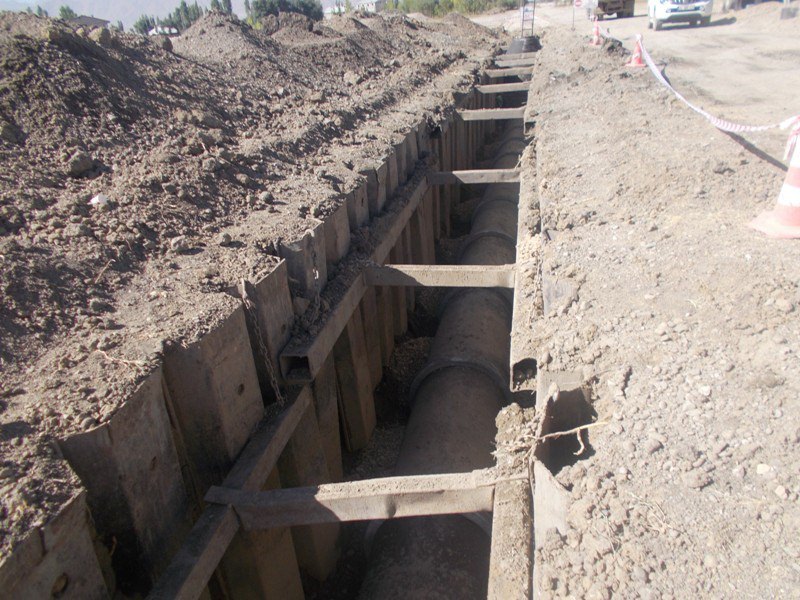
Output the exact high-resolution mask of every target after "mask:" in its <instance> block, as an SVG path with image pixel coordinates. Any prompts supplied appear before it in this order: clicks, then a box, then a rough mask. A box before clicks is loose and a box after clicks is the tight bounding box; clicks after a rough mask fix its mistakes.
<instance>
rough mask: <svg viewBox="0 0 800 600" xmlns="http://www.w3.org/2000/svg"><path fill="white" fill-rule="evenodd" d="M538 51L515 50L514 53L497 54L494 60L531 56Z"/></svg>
mask: <svg viewBox="0 0 800 600" xmlns="http://www.w3.org/2000/svg"><path fill="white" fill-rule="evenodd" d="M537 54H538V52H515V53H514V54H511V53H508V54H498V55H497V56H495V60H506V59H512V58H533V57H534V56H536V55H537Z"/></svg>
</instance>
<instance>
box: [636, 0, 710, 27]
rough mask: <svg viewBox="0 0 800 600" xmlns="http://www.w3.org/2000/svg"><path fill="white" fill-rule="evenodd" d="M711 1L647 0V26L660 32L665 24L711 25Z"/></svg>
mask: <svg viewBox="0 0 800 600" xmlns="http://www.w3.org/2000/svg"><path fill="white" fill-rule="evenodd" d="M713 8H714V2H713V0H647V15H648V22H647V26H648V28H650V29H655V30H656V31H658V30H660V29H661V27H662V26H663V25H664V24H665V23H689V24H690V25H708V24H709V23H711V10H712V9H713Z"/></svg>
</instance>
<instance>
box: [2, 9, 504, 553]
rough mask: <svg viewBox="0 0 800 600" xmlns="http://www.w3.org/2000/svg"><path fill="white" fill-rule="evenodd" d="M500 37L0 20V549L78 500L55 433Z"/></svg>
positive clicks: (347, 24)
mask: <svg viewBox="0 0 800 600" xmlns="http://www.w3.org/2000/svg"><path fill="white" fill-rule="evenodd" d="M499 44H500V39H499V38H498V37H497V36H496V35H494V34H492V33H490V32H489V31H488V30H486V29H484V28H481V27H478V26H476V25H473V24H471V23H469V22H468V21H466V20H465V19H463V18H460V17H451V18H448V19H445V20H443V21H442V22H435V23H434V22H430V23H424V24H423V23H418V22H414V21H412V20H409V19H407V18H404V17H401V16H393V17H386V18H383V17H371V18H363V19H353V18H339V19H334V20H332V21H326V22H325V23H324V24H312V23H310V22H309V21H307V20H305V19H304V18H299V17H296V16H292V15H289V16H281V17H279V18H277V19H274V20H272V21H271V22H270V23H268V24H267V27H266V28H265V29H263V30H260V31H254V30H252V29H251V28H249V27H248V26H246V25H244V24H243V23H241V22H239V21H237V20H236V19H232V18H229V17H227V16H222V15H219V14H212V15H208V16H206V17H205V18H203V19H201V20H200V21H199V22H197V23H196V24H195V25H194V26H193V27H192V28H191V29H189V30H188V31H186V32H185V33H184V34H183V35H182V36H181V37H179V38H175V39H173V40H171V41H170V40H167V39H144V38H141V37H137V36H133V35H127V34H118V33H110V32H108V31H84V30H73V29H70V28H68V27H67V26H65V25H64V24H63V23H58V22H55V21H52V20H48V19H39V18H37V17H34V16H31V15H22V14H11V13H4V14H2V15H0V56H1V57H2V58H0V164H2V166H3V168H2V169H0V264H2V270H0V374H1V376H0V453H2V463H0V558H2V557H4V556H6V555H7V553H8V552H9V550H10V549H11V548H12V546H13V543H14V542H15V541H16V540H17V539H18V537H19V536H20V535H23V534H24V533H25V532H26V531H28V530H29V528H30V527H31V526H32V525H33V524H36V523H40V522H42V521H43V520H45V519H46V518H47V516H48V514H52V513H53V512H54V511H55V510H57V508H58V506H60V505H61V504H62V503H63V502H64V501H65V500H66V499H68V498H70V497H71V496H72V495H73V494H74V493H75V490H76V489H77V486H78V482H77V480H76V478H75V476H74V474H73V473H72V472H71V471H70V470H69V469H68V468H67V467H66V466H65V463H64V462H63V461H62V460H60V458H59V451H58V448H57V444H56V442H57V440H58V439H60V438H62V437H63V436H65V435H68V434H70V433H72V432H75V431H80V430H84V429H87V428H91V427H93V426H95V425H96V424H98V423H100V422H103V421H105V420H107V419H108V418H109V417H110V416H111V415H112V414H113V413H114V411H115V410H116V409H117V408H118V407H119V405H120V403H121V402H122V401H123V400H124V398H125V397H126V395H127V394H128V393H129V391H130V390H131V389H132V388H133V387H134V386H135V384H136V383H137V381H139V380H140V379H141V377H142V376H143V375H145V374H146V373H148V372H149V371H150V370H151V369H152V368H153V366H154V365H156V364H157V363H158V361H159V357H160V355H161V353H162V352H163V350H164V348H165V346H166V345H169V344H175V343H182V342H186V341H191V340H193V339H196V338H197V336H199V335H201V334H202V333H203V332H204V331H206V330H208V329H209V328H210V327H212V326H213V325H214V323H215V322H216V321H217V319H218V318H219V316H220V315H224V314H226V313H227V312H228V311H229V310H230V308H231V307H232V306H233V305H234V302H235V300H234V299H232V298H231V297H230V296H229V295H228V294H226V293H225V291H226V290H227V289H228V288H230V287H231V286H232V285H234V284H235V283H236V282H237V281H239V280H240V279H241V278H243V277H248V278H252V277H255V276H257V275H259V274H264V273H266V272H268V271H269V270H270V269H272V268H273V266H274V264H275V262H276V260H277V259H276V258H275V256H276V254H277V253H278V249H279V247H280V244H281V243H282V242H286V241H290V240H293V239H295V238H296V237H298V236H299V235H300V234H302V233H303V232H304V231H305V230H306V229H307V228H309V227H311V226H313V225H314V224H315V223H317V222H318V221H317V220H318V219H319V218H322V217H324V216H325V215H326V214H328V212H329V211H331V210H333V209H335V208H336V207H338V206H339V205H340V204H341V202H343V200H344V198H345V197H346V194H347V193H349V192H350V191H351V190H352V189H353V188H354V187H355V185H357V184H358V183H359V182H360V175H359V174H358V172H359V169H361V168H363V167H364V166H367V165H372V164H373V163H375V162H376V159H378V158H380V157H382V156H384V155H385V153H386V152H387V149H388V147H389V146H390V145H391V144H394V143H396V142H398V141H399V139H400V137H401V133H402V134H403V135H404V134H405V132H406V131H407V130H408V128H409V127H410V126H411V125H412V124H413V123H416V122H418V120H419V119H420V118H427V119H428V120H429V122H430V123H431V124H433V125H435V123H436V122H437V120H439V119H441V118H442V116H443V115H444V114H445V113H446V112H447V111H449V110H452V106H453V100H454V97H453V91H454V90H455V91H457V90H465V89H467V88H468V87H469V85H470V83H471V82H472V81H473V79H474V73H475V71H476V70H477V68H478V67H479V66H480V65H481V64H482V63H483V61H484V60H485V59H486V57H487V56H488V55H490V54H491V53H492V52H493V51H494V50H495V49H496V48H497V47H498V46H499ZM334 276H335V274H334Z"/></svg>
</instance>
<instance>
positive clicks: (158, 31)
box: [147, 25, 178, 35]
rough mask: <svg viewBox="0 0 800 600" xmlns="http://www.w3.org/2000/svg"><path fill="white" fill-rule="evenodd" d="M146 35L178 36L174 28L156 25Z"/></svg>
mask: <svg viewBox="0 0 800 600" xmlns="http://www.w3.org/2000/svg"><path fill="white" fill-rule="evenodd" d="M147 35H178V30H177V29H175V28H174V27H164V26H163V25H156V26H155V27H153V28H152V29H151V30H150V31H148V32H147Z"/></svg>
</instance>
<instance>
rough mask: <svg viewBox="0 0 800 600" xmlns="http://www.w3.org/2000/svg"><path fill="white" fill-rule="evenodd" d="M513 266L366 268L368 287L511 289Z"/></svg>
mask: <svg viewBox="0 0 800 600" xmlns="http://www.w3.org/2000/svg"><path fill="white" fill-rule="evenodd" d="M515 273H516V271H515V267H514V265H498V266H495V265H491V266H485V265H385V266H383V267H367V268H366V269H365V271H364V277H365V278H366V282H367V285H381V286H384V285H386V286H408V287H412V286H416V287H482V288H496V287H500V288H513V287H514V276H515Z"/></svg>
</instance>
